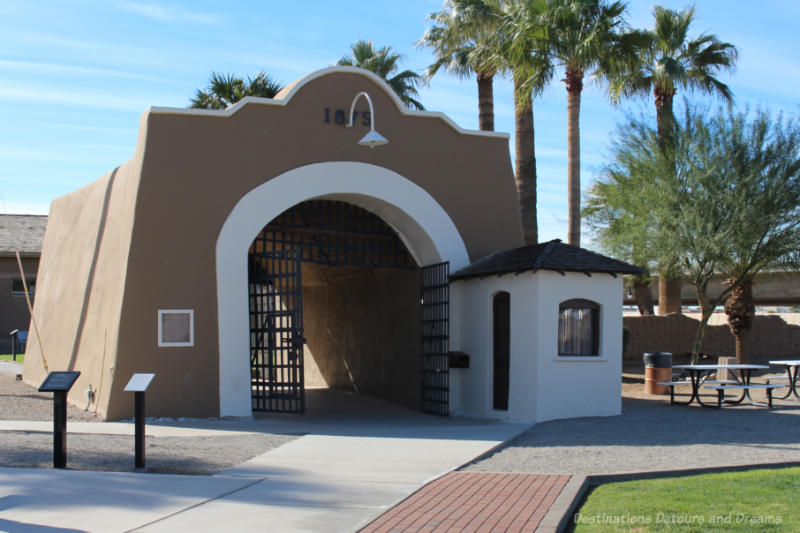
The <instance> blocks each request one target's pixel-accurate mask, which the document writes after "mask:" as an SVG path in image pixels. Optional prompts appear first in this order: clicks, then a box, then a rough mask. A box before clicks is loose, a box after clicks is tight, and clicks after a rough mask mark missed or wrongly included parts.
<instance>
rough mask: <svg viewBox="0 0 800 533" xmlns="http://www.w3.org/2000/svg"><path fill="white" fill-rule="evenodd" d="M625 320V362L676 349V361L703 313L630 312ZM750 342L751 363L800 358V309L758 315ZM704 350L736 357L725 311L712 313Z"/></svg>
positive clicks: (683, 353) (681, 359)
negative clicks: (640, 314)
mask: <svg viewBox="0 0 800 533" xmlns="http://www.w3.org/2000/svg"><path fill="white" fill-rule="evenodd" d="M623 322H624V324H625V325H626V326H627V327H628V328H629V329H630V342H629V343H628V349H627V350H625V353H624V354H623V364H625V365H635V364H642V354H643V353H644V352H672V354H673V361H676V362H685V361H684V359H685V356H686V355H687V354H689V353H690V352H691V351H692V344H693V343H694V336H695V334H696V332H697V326H698V325H699V324H700V320H699V317H698V318H693V317H691V316H686V315H683V314H673V315H667V316H627V317H625V318H624V319H623ZM748 342H749V348H750V352H749V359H750V362H751V363H757V362H759V363H760V362H766V361H768V360H770V359H800V313H785V314H767V315H757V316H756V317H755V319H754V321H753V328H752V329H751V331H750V338H749V341H748ZM700 351H701V353H706V354H709V355H711V356H714V357H719V356H730V357H735V355H736V347H735V343H734V338H733V334H732V333H731V331H730V329H729V328H728V324H727V317H726V316H725V314H724V313H721V314H719V313H718V314H715V315H714V316H712V318H711V320H710V321H709V325H708V326H707V327H706V333H705V337H704V339H703V344H702V346H701V348H700Z"/></svg>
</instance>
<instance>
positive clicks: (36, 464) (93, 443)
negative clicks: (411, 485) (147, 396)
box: [0, 374, 297, 475]
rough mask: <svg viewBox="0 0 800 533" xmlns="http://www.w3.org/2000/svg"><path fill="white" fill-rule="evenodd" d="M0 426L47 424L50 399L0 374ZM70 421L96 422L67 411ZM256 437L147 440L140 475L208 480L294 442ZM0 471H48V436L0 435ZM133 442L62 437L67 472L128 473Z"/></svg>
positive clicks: (90, 415) (122, 438) (119, 438)
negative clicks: (190, 476)
mask: <svg viewBox="0 0 800 533" xmlns="http://www.w3.org/2000/svg"><path fill="white" fill-rule="evenodd" d="M0 398H2V400H1V401H0V420H52V419H53V397H52V394H50V393H40V392H37V391H36V389H34V388H32V387H30V386H28V385H26V384H24V383H23V382H22V381H15V380H14V379H13V378H12V377H9V376H8V375H5V374H0ZM67 418H68V420H70V421H84V422H91V421H95V422H98V423H101V422H102V418H101V417H100V416H98V415H97V414H95V413H90V412H87V411H84V410H82V409H79V408H77V407H74V406H72V405H69V406H68V407H67ZM296 438H297V436H296V435H274V434H262V433H257V434H255V433H244V434H232V435H230V436H213V437H196V436H194V437H152V436H150V437H147V440H146V441H145V445H146V448H145V457H146V464H147V468H146V469H145V470H144V471H146V472H154V473H167V474H193V475H194V474H199V475H210V474H214V473H216V472H219V471H221V470H225V469H227V468H231V467H233V466H236V465H238V464H240V463H242V462H244V461H247V460H248V459H251V458H253V457H255V456H257V455H260V454H262V453H264V452H267V451H269V450H271V449H273V448H276V447H278V446H280V445H282V444H285V443H287V442H289V441H291V440H294V439H296ZM0 450H2V453H0V466H11V467H28V468H52V466H53V435H52V433H49V432H48V433H39V432H27V431H0ZM133 461H134V442H133V436H132V435H131V436H127V435H104V434H80V433H75V432H69V431H68V433H67V467H68V468H70V469H75V470H105V471H114V472H127V471H134V470H135V468H134V465H133Z"/></svg>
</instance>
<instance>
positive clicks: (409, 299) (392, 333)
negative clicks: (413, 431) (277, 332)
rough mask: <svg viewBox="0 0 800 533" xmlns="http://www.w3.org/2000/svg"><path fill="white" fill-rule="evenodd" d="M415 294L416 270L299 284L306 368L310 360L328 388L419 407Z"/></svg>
mask: <svg viewBox="0 0 800 533" xmlns="http://www.w3.org/2000/svg"><path fill="white" fill-rule="evenodd" d="M309 266H311V265H309ZM314 267H316V265H314ZM316 268H319V267H316ZM303 274H304V275H305V274H306V268H304V272H303ZM418 294H419V274H418V271H415V270H389V269H375V270H374V275H373V277H369V278H367V279H353V280H348V281H338V282H330V283H328V282H326V283H318V284H313V285H307V284H305V283H304V288H303V311H304V312H303V322H304V327H305V337H306V339H307V344H306V346H305V352H304V354H305V358H306V361H307V366H308V363H310V362H311V360H312V359H313V363H311V364H312V368H313V366H314V364H315V366H316V367H317V368H318V369H319V373H320V377H321V378H322V380H323V381H324V383H325V384H326V385H327V386H329V387H331V388H338V389H345V390H351V391H357V392H359V393H361V394H368V395H370V396H375V397H378V398H383V399H385V400H388V401H390V402H392V403H396V404H398V405H403V406H405V407H409V408H412V409H416V408H418V407H419V390H420V376H419V366H420V363H419V296H418Z"/></svg>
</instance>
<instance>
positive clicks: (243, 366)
mask: <svg viewBox="0 0 800 533" xmlns="http://www.w3.org/2000/svg"><path fill="white" fill-rule="evenodd" d="M311 199H327V200H338V201H344V202H346V203H348V204H350V205H354V206H358V207H361V208H364V209H366V210H367V211H369V212H370V213H372V214H374V215H376V216H377V217H379V218H380V219H381V220H382V221H383V222H384V223H385V224H386V225H388V226H389V227H390V228H392V230H394V231H395V232H396V234H397V236H398V238H399V239H400V240H401V241H402V243H403V244H404V246H405V248H406V249H407V251H408V253H409V254H410V256H411V257H412V258H413V260H414V261H415V263H416V264H417V265H420V266H422V267H428V266H430V265H434V264H438V263H442V262H449V263H450V265H451V268H460V267H462V266H465V265H466V264H468V262H469V259H468V255H467V251H466V246H465V245H464V242H463V240H462V238H461V236H460V234H459V232H458V230H457V229H456V227H455V225H454V224H453V222H452V220H451V219H450V217H449V216H448V215H447V213H446V212H445V211H444V209H443V208H442V207H441V206H440V205H439V204H438V203H437V202H436V200H434V199H433V197H432V196H431V195H430V194H429V193H427V192H426V191H425V190H423V189H422V188H421V187H419V186H418V185H416V184H414V183H413V182H411V181H410V180H408V179H406V178H405V177H403V176H401V175H399V174H397V173H396V172H393V171H391V170H388V169H386V168H382V167H378V166H375V165H370V164H366V163H355V162H329V163H317V164H313V165H308V166H304V167H300V168H297V169H294V170H291V171H288V172H286V173H284V174H281V175H280V176H277V177H275V178H273V179H271V180H269V181H267V182H265V183H263V184H262V185H260V186H259V187H256V188H255V189H253V190H252V191H250V192H249V193H248V194H247V195H245V196H244V197H243V198H242V199H241V200H240V201H239V202H238V203H237V205H236V206H235V207H234V209H233V210H232V211H231V213H230V214H229V215H228V218H227V219H226V221H225V223H224V225H223V227H222V230H221V231H220V234H219V238H218V239H217V253H216V258H217V298H218V322H219V339H220V369H219V370H220V414H221V415H223V416H226V415H230V416H249V415H250V414H251V413H252V397H251V396H252V395H251V380H252V370H251V367H250V364H249V359H248V358H247V357H246V356H243V354H248V353H250V330H249V325H250V320H249V317H248V313H249V307H248V299H249V294H248V289H249V284H248V279H247V275H246V274H247V272H248V252H249V250H250V249H251V246H252V244H253V240H254V238H255V237H256V235H258V234H259V233H260V232H261V231H262V230H263V229H264V227H265V224H267V223H268V222H270V221H271V220H273V219H275V218H276V217H278V216H279V215H280V214H281V213H283V212H284V211H286V209H287V207H290V206H294V205H297V204H300V203H302V202H304V201H307V200H311ZM437 350H441V348H440V347H439V348H437ZM437 357H438V358H440V359H441V357H442V356H441V355H437ZM444 357H446V354H445V355H444Z"/></svg>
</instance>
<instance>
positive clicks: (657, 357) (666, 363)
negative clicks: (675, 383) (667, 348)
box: [644, 352, 672, 394]
mask: <svg viewBox="0 0 800 533" xmlns="http://www.w3.org/2000/svg"><path fill="white" fill-rule="evenodd" d="M660 381H672V353H670V352H645V353H644V393H645V394H669V387H667V386H664V385H658V384H657V383H658V382H660Z"/></svg>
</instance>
